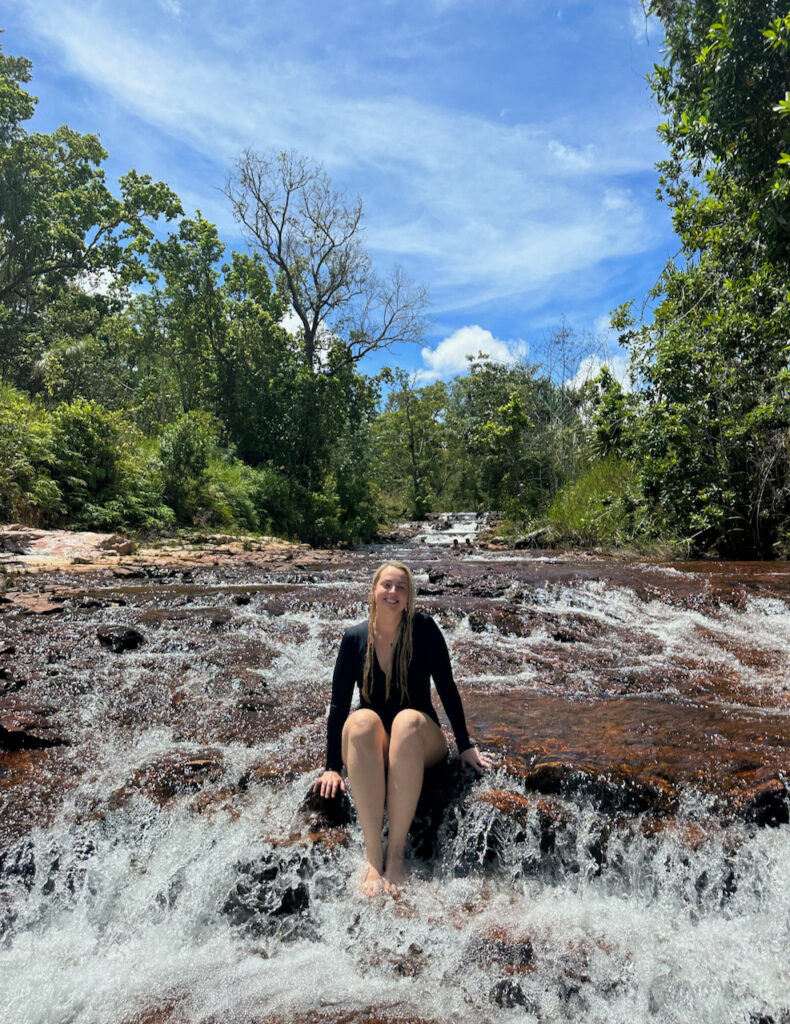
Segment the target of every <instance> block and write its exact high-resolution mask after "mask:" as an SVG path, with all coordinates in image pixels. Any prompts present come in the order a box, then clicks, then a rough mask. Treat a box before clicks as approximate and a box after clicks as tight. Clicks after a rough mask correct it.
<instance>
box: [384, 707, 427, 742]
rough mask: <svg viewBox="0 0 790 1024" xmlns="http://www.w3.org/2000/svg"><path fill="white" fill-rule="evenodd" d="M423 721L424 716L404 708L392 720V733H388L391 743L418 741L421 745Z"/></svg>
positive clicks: (423, 728)
mask: <svg viewBox="0 0 790 1024" xmlns="http://www.w3.org/2000/svg"><path fill="white" fill-rule="evenodd" d="M425 719H426V716H425V715H423V714H422V713H421V712H420V711H414V710H413V708H405V709H404V710H403V711H399V712H398V714H397V715H395V718H394V719H393V720H392V731H391V733H390V735H391V737H392V742H393V743H403V742H409V741H414V742H416V741H419V742H420V743H421V742H422V737H423V733H424V732H425Z"/></svg>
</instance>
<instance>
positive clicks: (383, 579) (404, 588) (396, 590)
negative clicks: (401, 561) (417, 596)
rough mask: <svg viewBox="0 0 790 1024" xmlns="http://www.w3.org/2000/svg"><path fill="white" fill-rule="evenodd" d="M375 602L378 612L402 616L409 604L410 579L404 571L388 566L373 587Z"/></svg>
mask: <svg viewBox="0 0 790 1024" xmlns="http://www.w3.org/2000/svg"><path fill="white" fill-rule="evenodd" d="M373 600H374V601H375V604H376V611H377V612H382V611H384V612H386V613H387V614H390V615H393V614H394V615H397V616H401V615H402V614H403V612H405V611H406V606H407V605H408V603H409V577H408V576H407V575H406V573H405V572H404V571H403V569H396V568H395V566H394V565H387V566H385V567H384V569H382V571H381V575H380V576H379V578H378V580H377V581H376V582H375V584H374V585H373Z"/></svg>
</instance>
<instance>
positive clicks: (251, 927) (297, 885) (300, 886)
mask: <svg viewBox="0 0 790 1024" xmlns="http://www.w3.org/2000/svg"><path fill="white" fill-rule="evenodd" d="M314 867H315V865H314V864H312V863H311V861H310V858H309V857H308V856H307V854H305V853H303V852H302V851H300V850H298V849H297V850H288V849H286V850H284V851H277V850H273V851H271V852H269V853H266V854H263V855H262V856H261V857H260V858H258V860H257V861H249V862H247V863H243V864H238V865H237V872H238V878H237V881H236V884H235V885H234V887H233V889H232V891H231V892H230V893H229V894H228V896H227V897H226V899H225V901H224V903H223V905H222V913H223V914H224V915H225V916H226V917H227V918H228V920H229V921H230V923H231V924H233V925H235V926H236V927H238V928H240V929H242V931H243V932H244V933H245V934H246V935H252V936H263V935H272V934H275V933H277V934H279V935H280V936H281V937H286V938H296V937H298V935H299V934H300V933H301V935H305V933H307V932H309V931H311V930H312V922H310V920H309V917H308V910H309V907H310V895H309V891H308V887H307V884H306V879H307V878H309V877H310V876H311V875H312V873H313V871H314ZM282 918H298V919H299V920H298V921H297V922H294V923H293V924H292V926H291V927H290V928H289V929H288V930H287V931H283V929H282V927H281V920H280V919H282Z"/></svg>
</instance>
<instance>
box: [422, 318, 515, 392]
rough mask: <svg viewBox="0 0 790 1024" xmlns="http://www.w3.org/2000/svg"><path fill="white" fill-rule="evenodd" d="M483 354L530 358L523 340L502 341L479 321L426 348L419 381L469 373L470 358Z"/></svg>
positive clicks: (500, 360)
mask: <svg viewBox="0 0 790 1024" xmlns="http://www.w3.org/2000/svg"><path fill="white" fill-rule="evenodd" d="M481 353H482V354H483V355H486V356H488V358H489V359H490V360H491V361H492V362H495V363H515V362H516V361H517V360H519V359H523V358H525V357H526V354H527V347H526V345H525V343H524V342H523V341H501V340H500V339H499V338H495V337H494V335H493V334H492V333H491V331H487V330H485V328H483V327H480V326H478V325H477V324H470V325H469V326H468V327H459V328H458V330H457V331H454V332H453V333H452V334H451V335H450V336H449V337H447V338H445V339H444V340H443V341H440V342H439V344H438V345H437V346H436V348H424V349H423V350H422V360H423V363H425V364H426V369H423V370H419V371H418V372H417V381H418V383H420V384H427V383H428V382H429V381H432V380H436V379H437V378H438V377H453V376H455V375H456V374H459V373H466V371H467V370H468V369H469V359H468V357H469V356H472V357H476V356H478V355H480V354H481Z"/></svg>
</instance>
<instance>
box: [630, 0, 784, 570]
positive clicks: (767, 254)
mask: <svg viewBox="0 0 790 1024" xmlns="http://www.w3.org/2000/svg"><path fill="white" fill-rule="evenodd" d="M650 9H651V11H652V12H653V13H656V14H658V15H659V16H660V17H661V18H662V20H663V22H664V25H665V28H666V45H665V50H666V60H665V62H664V64H663V65H661V66H660V67H656V69H655V72H654V74H653V76H652V78H651V83H652V87H653V90H654V93H655V96H656V98H657V99H658V101H659V103H660V104H661V107H662V109H663V110H664V112H665V114H666V118H667V119H666V121H665V123H664V124H662V125H661V128H660V132H661V135H662V136H663V138H664V140H665V141H666V144H667V146H668V149H669V157H668V159H667V160H666V161H664V162H663V163H662V164H661V165H660V171H661V178H660V186H661V194H662V195H663V196H664V198H665V199H666V201H667V203H668V204H669V207H670V209H671V210H672V215H673V222H674V227H675V230H676V232H677V234H678V236H679V238H680V240H681V243H682V251H681V254H680V257H679V259H677V260H674V261H672V262H671V263H670V264H669V265H668V266H667V267H666V269H665V270H664V273H663V275H662V277H661V279H660V280H659V282H658V284H657V286H656V288H655V290H654V294H653V299H654V300H656V302H657V305H656V307H655V311H654V315H653V320H652V323H649V324H643V325H641V326H637V325H636V324H635V323H634V322H633V320H632V319H631V317H630V314H629V312H628V311H627V310H621V311H620V312H619V314H618V316H617V318H616V322H617V323H618V325H619V326H620V327H621V328H622V329H623V330H624V338H625V340H626V341H627V342H628V343H629V344H630V346H631V351H632V357H633V361H634V367H635V370H636V371H637V374H638V378H639V381H640V383H641V397H642V399H643V402H642V407H641V410H640V415H639V416H638V418H637V419H636V420H633V421H632V422H631V423H630V425H629V429H628V431H627V434H628V437H629V440H630V442H631V444H632V453H633V455H634V457H635V458H636V459H637V460H638V462H639V464H640V473H641V481H642V485H643V488H644V492H645V494H646V496H647V498H648V499H649V501H650V503H651V505H652V507H653V508H654V509H655V510H656V512H657V514H658V515H659V516H660V517H661V519H662V521H663V522H664V523H665V525H666V527H667V528H669V529H672V530H674V531H676V532H677V533H678V534H679V535H681V536H683V537H686V538H688V541H689V543H690V545H691V546H692V547H693V548H695V549H697V550H702V551H704V550H710V549H714V550H717V551H719V552H721V553H724V554H729V555H741V556H743V555H747V556H753V555H757V556H762V557H764V556H768V557H770V556H771V555H773V554H775V553H783V552H786V551H787V550H788V548H789V547H790V341H789V340H788V339H790V282H789V281H788V266H790V156H788V150H790V117H789V116H788V115H790V93H788V92H787V89H788V85H789V84H790V77H788V68H790V50H789V49H788V47H789V46H790V15H788V14H787V13H786V4H785V3H780V2H779V0H726V2H714V0H693V2H692V0H673V2H671V3H670V2H659V0H656V2H654V3H652V4H651V5H650Z"/></svg>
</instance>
